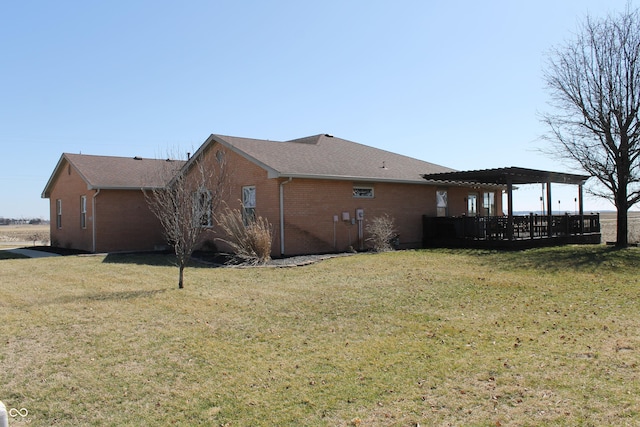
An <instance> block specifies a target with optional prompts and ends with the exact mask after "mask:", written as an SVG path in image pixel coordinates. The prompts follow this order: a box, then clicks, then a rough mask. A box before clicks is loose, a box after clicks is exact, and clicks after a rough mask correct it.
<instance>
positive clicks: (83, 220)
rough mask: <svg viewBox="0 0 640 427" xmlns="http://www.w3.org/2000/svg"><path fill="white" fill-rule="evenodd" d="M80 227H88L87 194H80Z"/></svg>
mask: <svg viewBox="0 0 640 427" xmlns="http://www.w3.org/2000/svg"><path fill="white" fill-rule="evenodd" d="M80 227H82V228H87V196H80Z"/></svg>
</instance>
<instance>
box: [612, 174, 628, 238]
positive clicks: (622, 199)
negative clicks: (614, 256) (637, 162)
mask: <svg viewBox="0 0 640 427" xmlns="http://www.w3.org/2000/svg"><path fill="white" fill-rule="evenodd" d="M623 178H624V177H623ZM619 182H620V184H619V185H618V193H617V194H616V195H615V196H616V209H617V210H618V215H617V222H616V247H618V248H626V247H627V246H628V243H629V241H628V239H629V224H628V221H627V215H628V211H629V201H628V200H627V185H626V181H625V180H623V179H620V178H619Z"/></svg>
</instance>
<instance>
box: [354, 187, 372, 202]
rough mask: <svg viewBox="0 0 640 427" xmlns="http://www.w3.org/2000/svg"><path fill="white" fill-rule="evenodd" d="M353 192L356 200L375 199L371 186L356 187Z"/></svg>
mask: <svg viewBox="0 0 640 427" xmlns="http://www.w3.org/2000/svg"><path fill="white" fill-rule="evenodd" d="M352 191H353V198H354V199H373V198H374V197H375V193H374V190H373V187H371V186H366V185H354V186H353V190H352Z"/></svg>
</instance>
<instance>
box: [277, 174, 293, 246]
mask: <svg viewBox="0 0 640 427" xmlns="http://www.w3.org/2000/svg"><path fill="white" fill-rule="evenodd" d="M291 181H293V178H292V177H289V180H288V181H282V182H281V183H280V256H284V185H285V184H288V183H290V182H291Z"/></svg>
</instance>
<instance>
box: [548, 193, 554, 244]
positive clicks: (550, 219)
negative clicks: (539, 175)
mask: <svg viewBox="0 0 640 427" xmlns="http://www.w3.org/2000/svg"><path fill="white" fill-rule="evenodd" d="M552 209H553V202H552V201H551V181H547V235H548V236H549V237H551V236H552V235H553V227H552V224H553V210H552Z"/></svg>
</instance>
